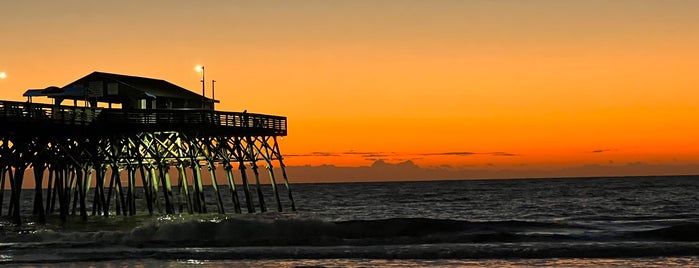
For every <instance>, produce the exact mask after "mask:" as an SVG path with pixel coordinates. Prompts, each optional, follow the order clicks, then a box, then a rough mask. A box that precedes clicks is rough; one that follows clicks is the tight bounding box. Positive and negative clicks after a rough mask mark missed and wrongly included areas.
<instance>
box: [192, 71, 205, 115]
mask: <svg viewBox="0 0 699 268" xmlns="http://www.w3.org/2000/svg"><path fill="white" fill-rule="evenodd" d="M194 70H196V71H197V72H201V108H202V109H203V108H204V101H205V100H206V80H204V66H203V65H197V66H196V67H194Z"/></svg>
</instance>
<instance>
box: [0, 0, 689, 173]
mask: <svg viewBox="0 0 699 268" xmlns="http://www.w3.org/2000/svg"><path fill="white" fill-rule="evenodd" d="M1 5H2V6H1V7H0V72H6V74H7V77H6V78H5V79H2V80H0V99H5V100H23V98H22V97H21V94H22V93H23V92H24V91H25V90H26V89H28V88H44V87H47V86H50V85H58V86H63V85H65V84H67V83H69V82H71V81H73V80H76V79H78V78H80V77H82V76H84V75H86V74H88V73H90V72H92V71H104V72H114V73H121V74H130V75H139V76H146V77H155V78H161V79H165V80H168V81H171V82H173V83H175V84H178V85H181V86H183V87H185V88H189V89H191V90H193V91H195V92H200V90H201V84H200V83H199V79H200V74H199V73H196V72H195V71H194V66H195V65H196V64H203V65H204V66H206V76H207V80H208V79H215V80H217V83H216V89H217V90H216V97H217V99H220V100H221V104H220V105H218V106H217V109H220V110H227V111H242V110H244V109H247V110H248V111H250V112H256V113H269V114H279V115H285V116H287V117H288V118H289V136H288V137H286V138H285V139H284V141H283V142H282V151H283V152H284V153H285V154H287V155H289V157H288V158H287V164H289V165H306V164H309V165H320V164H334V165H338V166H360V165H369V164H371V163H372V162H373V161H375V160H377V159H383V160H386V161H387V162H389V163H391V162H393V163H395V162H400V161H405V160H412V161H413V162H415V163H416V164H418V165H420V166H439V165H450V166H454V167H480V168H493V169H498V168H508V169H513V168H514V169H517V168H522V169H529V168H544V169H546V168H561V167H568V166H581V165H589V164H598V165H599V164H604V165H609V164H611V165H614V164H625V163H630V162H639V161H640V162H644V163H650V164H699V142H697V139H698V137H699V122H698V121H697V118H699V105H697V103H698V102H697V101H698V100H699V75H698V74H697V71H698V70H699V50H698V49H697V48H699V16H697V14H699V1H693V0H686V1H675V0H657V1H645V0H601V1H595V0H580V1H575V0H570V1H560V0H549V1H547V0H531V1H516V0H510V1H505V0H502V1H497V0H482V1H479V0H470V1H466V0H463V1H462V0H453V1H449V0H430V1H411V0H372V1H368V0H367V1H364V0H315V1H310V0H309V1H301V0H299V1H287V0H279V1H215V0H205V1H182V0H178V1H172V0H168V1H132V0H120V1H78V0H68V1H33V0H24V1H6V2H3V3H2V4H1ZM208 90H210V81H209V82H208V83H207V91H208ZM207 94H210V91H209V93H207ZM582 175H584V174H582Z"/></svg>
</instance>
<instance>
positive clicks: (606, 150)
mask: <svg viewBox="0 0 699 268" xmlns="http://www.w3.org/2000/svg"><path fill="white" fill-rule="evenodd" d="M610 151H612V150H611V149H597V150H593V151H592V152H591V153H593V154H599V153H605V152H610Z"/></svg>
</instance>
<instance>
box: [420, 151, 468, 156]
mask: <svg viewBox="0 0 699 268" xmlns="http://www.w3.org/2000/svg"><path fill="white" fill-rule="evenodd" d="M474 154H478V153H474V152H442V153H425V154H420V155H425V156H434V155H457V156H469V155H474Z"/></svg>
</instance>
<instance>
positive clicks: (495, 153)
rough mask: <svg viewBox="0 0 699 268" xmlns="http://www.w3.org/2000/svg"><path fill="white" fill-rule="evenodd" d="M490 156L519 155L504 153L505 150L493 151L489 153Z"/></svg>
mask: <svg viewBox="0 0 699 268" xmlns="http://www.w3.org/2000/svg"><path fill="white" fill-rule="evenodd" d="M490 155H492V156H519V155H518V154H512V153H506V152H494V153H490Z"/></svg>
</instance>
